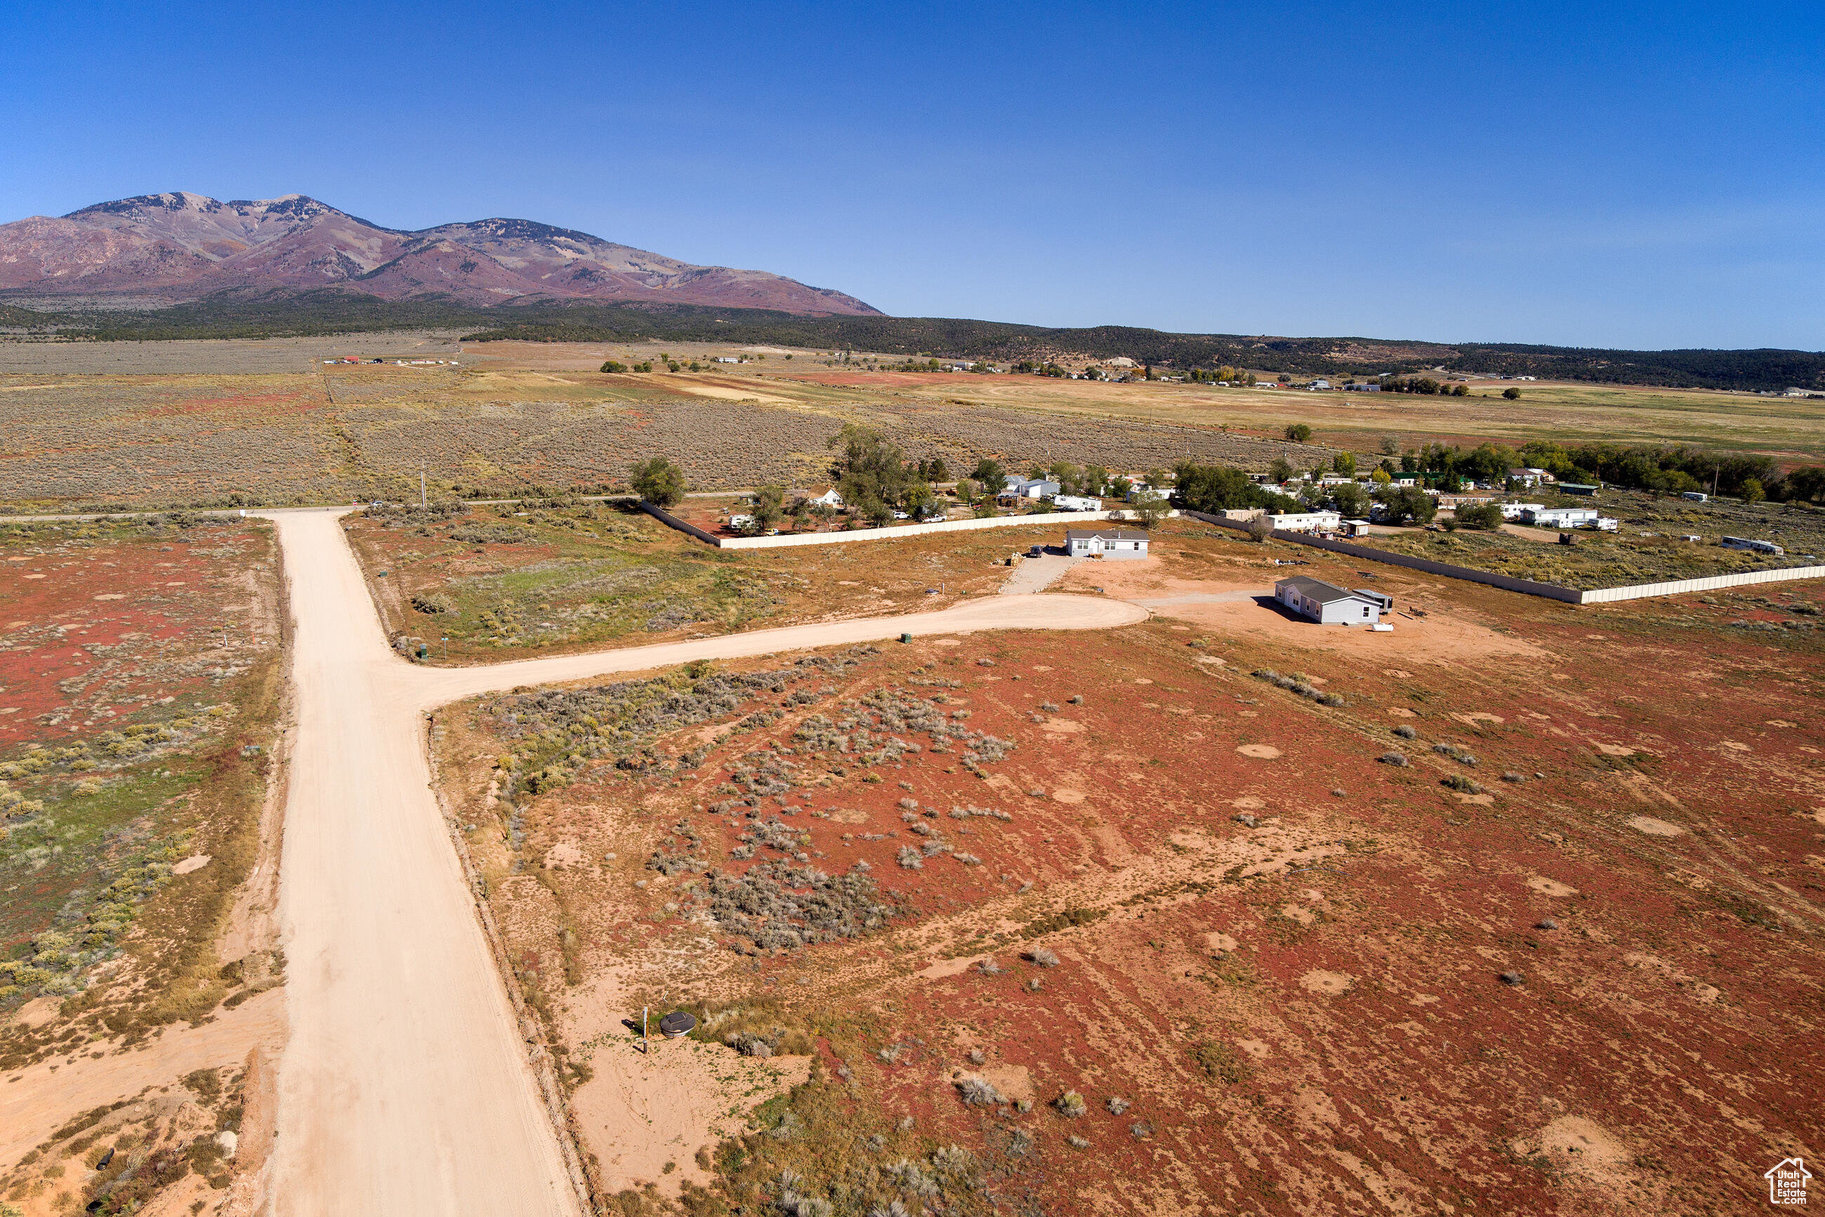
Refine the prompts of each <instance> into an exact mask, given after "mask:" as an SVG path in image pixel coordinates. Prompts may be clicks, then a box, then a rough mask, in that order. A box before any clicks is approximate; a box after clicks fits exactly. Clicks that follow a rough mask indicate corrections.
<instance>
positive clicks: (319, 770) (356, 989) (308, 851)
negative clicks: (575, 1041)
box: [268, 511, 1146, 1217]
mask: <svg viewBox="0 0 1825 1217" xmlns="http://www.w3.org/2000/svg"><path fill="white" fill-rule="evenodd" d="M340 514H341V513H340V512H339V511H295V512H290V511H288V512H273V513H271V514H270V518H271V519H272V520H273V521H274V522H275V524H276V526H277V529H278V533H279V539H280V542H281V544H282V546H283V550H284V561H285V571H286V578H287V581H288V583H289V586H290V594H291V605H292V611H293V613H294V615H295V617H296V620H297V631H296V646H295V651H294V654H293V660H292V663H293V672H292V675H293V681H294V688H295V697H296V715H297V724H296V732H297V737H296V740H295V742H294V745H293V748H292V770H291V783H290V790H289V795H288V800H287V805H286V817H285V837H284V853H283V857H284V861H283V869H282V872H281V883H280V917H281V924H282V927H283V933H284V945H285V950H286V955H287V959H288V973H289V975H288V981H287V986H286V992H287V995H288V1011H289V1014H290V1021H291V1039H290V1042H289V1043H288V1044H287V1046H286V1049H285V1051H284V1054H283V1056H282V1058H281V1061H280V1066H279V1110H278V1129H279V1136H278V1148H277V1151H276V1154H275V1157H274V1159H273V1163H272V1171H273V1173H272V1176H271V1180H270V1183H269V1190H268V1194H269V1196H270V1197H271V1200H272V1208H273V1210H274V1211H275V1212H277V1213H280V1214H311V1215H313V1217H315V1215H317V1214H323V1213H364V1214H366V1213H371V1214H381V1213H384V1214H387V1215H388V1217H411V1215H413V1214H421V1213H422V1214H447V1213H486V1214H489V1215H490V1217H505V1215H510V1214H556V1213H562V1214H576V1213H578V1212H579V1211H580V1208H579V1201H578V1197H577V1193H576V1191H575V1189H574V1188H573V1186H572V1184H571V1176H570V1172H569V1170H568V1169H567V1166H566V1158H565V1153H564V1150H563V1148H562V1146H561V1144H560V1141H559V1138H558V1136H557V1134H556V1132H555V1131H554V1128H553V1125H552V1121H551V1118H550V1116H549V1115H548V1114H547V1110H546V1107H545V1105H544V1102H543V1100H542V1098H541V1095H540V1091H539V1086H538V1084H537V1081H536V1078H535V1074H534V1072H533V1070H532V1067H531V1065H530V1064H529V1062H528V1057H527V1053H526V1048H525V1044H524V1043H523V1042H522V1036H521V1033H520V1030H519V1027H518V1023H517V1021H516V1019H515V1016H514V1011H513V1007H512V1004H511V1002H510V1000H509V997H508V994H507V991H506V989H505V987H504V984H503V982H502V980H501V977H500V976H499V974H498V973H497V971H496V969H495V964H494V960H493V958H492V956H491V954H490V952H489V948H488V944H487V940H486V938H485V936H484V934H483V933H482V930H481V928H480V925H479V923H478V922H477V920H476V913H475V909H474V904H473V900H472V898H471V895H470V892H469V890H468V887H467V884H466V882H465V880H464V877H463V873H462V870H461V868H460V866H459V864H458V861H457V858H456V855H455V852H454V850H453V849H452V847H451V843H450V841H449V838H448V836H447V834H446V830H445V826H444V824H443V820H442V817H441V815H440V813H439V810H438V807H437V803H436V801H435V799H434V797H433V795H432V791H431V788H430V773H429V770H428V765H427V761H426V751H425V736H424V731H425V727H424V719H423V715H424V714H425V713H426V712H428V711H430V710H433V709H435V708H436V707H437V706H440V705H443V704H445V703H447V702H450V701H453V700H456V699H459V698H463V697H469V696H473V695H475V694H479V693H484V692H487V691H490V690H493V689H500V688H510V687H512V686H515V685H521V684H542V683H548V682H552V681H563V680H578V679H584V678H588V677H593V676H598V675H602V674H605V673H609V672H622V671H637V670H641V669H646V668H656V667H663V666H669V665H672V664H678V663H684V662H688V661H690V660H693V659H699V658H708V659H726V658H734V657H739V656H750V655H762V654H768V653H771V652H775V651H789V650H798V649H803V648H810V647H822V646H833V645H841V644H845V643H854V642H864V641H875V640H880V639H886V638H893V637H897V636H898V635H900V634H902V633H911V634H949V633H961V632H968V631H971V630H979V629H1010V628H1018V629H1095V628H1107V627H1111V626H1117V625H1125V624H1130V623H1132V622H1135V621H1139V620H1142V619H1144V618H1145V617H1146V610H1144V609H1142V608H1139V607H1136V606H1134V605H1131V604H1125V603H1122V602H1120V601H1113V600H1102V599H1093V598H1090V597H1083V596H994V597H984V598H982V599H979V600H973V601H968V602H966V603H963V604H960V605H957V606H955V607H953V608H949V609H946V610H943V611H941V612H934V613H914V614H906V615H901V616H894V617H882V618H874V619H869V620H861V621H847V622H838V623H834V624H819V625H808V626H797V627H788V628H784V629H775V630H761V631H755V632H753V633H748V634H739V635H729V636H723V637H716V638H704V639H695V640H689V641H685V642H676V643H666V644H662V645H657V646H647V647H632V648H626V649H622V650H617V651H610V652H605V653H599V654H591V655H569V656H561V657H555V658H550V659H535V660H526V661H522V662H517V663H507V664H497V665H491V666H488V667H475V668H448V669H435V668H422V667H415V666H413V665H411V664H408V663H406V662H405V661H403V660H401V659H400V658H398V657H397V656H395V655H394V654H393V653H392V651H391V650H390V649H389V648H388V647H387V645H386V641H385V639H384V637H383V636H382V632H381V626H380V621H379V618H378V617H377V615H376V612H375V609H374V605H373V602H372V600H371V598H370V597H369V594H368V590H367V587H366V585H365V584H364V582H363V580H362V576H361V572H360V570H359V568H358V566H357V564H356V562H355V558H354V555H353V554H352V553H351V552H350V550H349V548H348V545H347V543H346V541H345V539H344V536H343V532H342V527H341V524H340V520H339V516H340Z"/></svg>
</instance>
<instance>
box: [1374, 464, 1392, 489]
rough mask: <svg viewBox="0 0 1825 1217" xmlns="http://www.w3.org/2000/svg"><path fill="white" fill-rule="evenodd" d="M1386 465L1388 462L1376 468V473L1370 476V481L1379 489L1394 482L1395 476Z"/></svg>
mask: <svg viewBox="0 0 1825 1217" xmlns="http://www.w3.org/2000/svg"><path fill="white" fill-rule="evenodd" d="M1386 465H1387V462H1386V461H1383V462H1382V463H1381V464H1380V465H1377V466H1376V467H1375V472H1373V473H1371V474H1370V475H1369V480H1370V481H1371V482H1374V483H1375V485H1376V486H1378V487H1381V486H1386V485H1388V484H1389V483H1390V482H1392V481H1393V480H1394V475H1393V474H1391V473H1389V472H1388V471H1387V469H1386V468H1385V466H1386Z"/></svg>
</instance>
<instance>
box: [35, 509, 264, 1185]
mask: <svg viewBox="0 0 1825 1217" xmlns="http://www.w3.org/2000/svg"><path fill="white" fill-rule="evenodd" d="M0 562H3V563H4V571H5V573H4V575H0V1074H4V1076H5V1082H6V1085H5V1088H4V1092H3V1093H0V1198H4V1199H5V1200H6V1201H7V1202H9V1203H23V1204H24V1205H25V1207H26V1211H27V1212H28V1213H33V1214H36V1213H39V1212H52V1211H55V1212H64V1211H68V1208H69V1206H71V1205H74V1206H75V1207H81V1206H82V1205H83V1204H86V1203H88V1202H90V1201H96V1202H97V1203H106V1204H112V1205H116V1206H117V1208H116V1210H115V1211H128V1210H129V1209H130V1208H131V1207H132V1206H134V1205H137V1204H140V1203H144V1202H145V1201H147V1200H149V1199H150V1198H151V1197H152V1196H153V1195H154V1194H156V1193H164V1194H166V1195H167V1197H168V1198H169V1197H174V1196H176V1195H178V1194H180V1193H181V1194H183V1195H184V1197H185V1200H184V1202H185V1203H188V1201H189V1199H191V1198H194V1196H195V1195H196V1194H210V1192H211V1190H212V1188H220V1187H226V1186H228V1185H229V1183H230V1180H231V1177H232V1176H233V1175H234V1174H235V1173H236V1171H237V1170H239V1169H241V1168H244V1167H245V1166H246V1165H247V1164H248V1163H249V1162H250V1161H253V1162H255V1165H257V1158H258V1157H259V1150H258V1147H257V1145H256V1144H253V1143H250V1144H249V1146H248V1149H247V1152H246V1153H245V1154H243V1155H242V1156H241V1158H240V1159H239V1160H238V1161H237V1160H235V1156H234V1154H233V1153H232V1152H224V1150H223V1148H222V1146H221V1145H219V1144H218V1143H217V1141H216V1135H217V1133H218V1132H222V1131H224V1130H226V1131H229V1132H234V1133H237V1135H238V1133H239V1131H240V1129H241V1127H242V1119H243V1115H244V1114H245V1112H246V1109H247V1107H248V1104H250V1103H256V1102H257V1100H256V1099H254V1098H249V1097H248V1092H249V1090H250V1088H252V1089H256V1090H257V1089H258V1085H259V1071H260V1069H261V1068H262V1065H261V1063H260V1058H259V1056H258V1052H259V1051H266V1050H270V1048H271V1047H272V1046H273V1044H274V1042H275V1041H276V1037H277V1030H276V1028H277V1026H278V1025H279V1024H280V1023H282V1015H281V1006H282V998H281V995H280V994H278V993H272V994H270V995H267V990H270V989H272V988H274V987H275V986H276V985H278V984H279V982H280V979H281V975H282V968H283V961H282V957H281V955H280V954H279V952H278V951H277V950H276V946H277V944H276V941H275V937H276V935H275V933H274V931H273V930H272V927H271V925H270V923H269V922H268V921H266V919H265V916H264V913H263V912H262V907H263V904H262V899H261V895H260V893H261V890H262V889H261V887H260V885H251V886H250V885H249V884H248V880H249V877H250V875H252V874H253V873H254V871H255V869H256V867H257V866H259V865H260V864H261V862H262V860H264V863H265V865H266V869H267V871H268V876H267V879H268V882H267V885H266V889H265V890H266V891H267V894H268V895H269V894H270V890H269V889H270V881H271V874H270V871H271V863H272V858H271V856H270V854H269V853H266V852H265V851H266V849H267V848H268V847H269V846H270V844H271V842H270V841H269V840H268V839H267V836H266V834H267V833H268V832H269V830H270V825H263V820H264V819H265V817H266V813H267V812H268V811H269V795H270V793H271V788H272V782H273V779H274V777H275V772H274V765H275V761H274V758H273V755H272V753H273V747H274V744H275V737H276V734H277V719H278V713H279V706H280V701H281V696H282V690H281V688H280V671H279V655H280V638H281V631H282V628H283V621H282V614H281V609H280V596H279V589H278V580H277V567H276V553H275V548H274V546H273V544H272V538H271V536H270V533H269V531H268V530H267V529H266V528H265V527H264V526H262V525H256V524H249V523H246V522H235V523H226V522H217V521H191V520H183V519H173V518H165V519H158V520H154V521H151V522H146V523H103V524H80V525H37V526H29V527H6V528H0ZM205 1027H208V1029H207V1030H204V1028H205ZM250 1053H253V1054H255V1055H254V1059H252V1060H251V1061H250V1059H249V1057H250ZM250 1071H251V1074H250ZM53 1074H54V1075H55V1076H52V1075H53ZM154 1090H156V1093H152V1092H153V1091H154ZM256 1122H257V1121H256ZM110 1149H113V1150H115V1151H117V1152H116V1153H115V1156H114V1158H113V1159H112V1160H110V1162H109V1163H108V1164H107V1167H106V1169H102V1168H99V1167H97V1165H96V1164H97V1162H98V1161H99V1159H100V1158H101V1157H102V1156H103V1155H104V1154H105V1153H107V1152H108V1151H109V1150H110ZM73 1157H79V1158H81V1160H82V1161H81V1162H80V1163H78V1162H75V1161H68V1159H70V1158H73ZM72 1197H74V1199H71V1198H72ZM167 1202H168V1201H167Z"/></svg>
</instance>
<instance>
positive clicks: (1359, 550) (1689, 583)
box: [1182, 511, 1825, 604]
mask: <svg viewBox="0 0 1825 1217" xmlns="http://www.w3.org/2000/svg"><path fill="white" fill-rule="evenodd" d="M1182 514H1184V515H1186V516H1189V517H1190V518H1192V519H1194V520H1202V521H1204V522H1205V523H1206V524H1215V525H1217V526H1219V527H1221V528H1233V529H1235V530H1236V531H1238V532H1241V531H1243V530H1244V529H1246V528H1247V525H1246V524H1243V523H1240V522H1238V521H1236V520H1226V519H1224V518H1223V517H1221V516H1213V515H1209V514H1207V513H1205V512H1202V511H1187V512H1184V513H1182ZM1269 535H1270V536H1272V537H1273V538H1274V539H1275V540H1276V541H1291V542H1292V543H1293V544H1295V545H1309V546H1311V547H1312V548H1313V549H1324V550H1329V551H1330V552H1332V553H1338V554H1348V555H1349V556H1350V557H1352V558H1362V559H1364V560H1366V561H1369V562H1384V563H1386V564H1388V565H1389V566H1404V567H1406V568H1408V569H1409V570H1418V571H1425V572H1426V573H1427V574H1431V575H1442V576H1444V577H1445V578H1447V579H1462V580H1464V581H1465V582H1467V583H1484V584H1488V585H1489V586H1490V587H1499V588H1502V589H1504V590H1506V591H1511V592H1520V593H1521V594H1523V595H1526V596H1540V597H1543V598H1544V599H1547V600H1558V601H1561V602H1562V603H1565V604H1609V603H1613V602H1615V601H1617V600H1641V599H1644V598H1646V597H1649V596H1677V595H1680V594H1682V593H1685V592H1704V591H1711V590H1713V589H1716V588H1723V587H1742V586H1744V585H1747V584H1755V583H1783V582H1786V581H1788V580H1790V579H1820V578H1825V566H1785V567H1777V568H1775V569H1773V570H1752V571H1739V572H1737V573H1736V574H1731V575H1705V576H1702V577H1700V578H1697V579H1674V580H1671V581H1668V582H1665V583H1633V584H1628V585H1625V586H1622V587H1599V588H1587V589H1583V590H1580V589H1578V588H1571V587H1561V586H1560V585H1559V584H1557V583H1540V582H1537V581H1535V580H1533V579H1517V578H1515V577H1514V576H1512V575H1500V574H1497V573H1495V572H1494V571H1487V570H1476V569H1475V568H1473V567H1469V566H1454V565H1453V564H1451V563H1449V562H1434V561H1433V560H1432V559H1430V558H1414V557H1409V556H1408V555H1406V554H1397V553H1393V552H1392V551H1390V550H1385V549H1371V548H1370V547H1369V546H1366V545H1351V544H1350V543H1349V542H1348V541H1333V540H1331V539H1329V538H1328V537H1315V536H1312V535H1310V534H1308V533H1299V532H1287V531H1286V530H1284V529H1279V528H1276V529H1275V530H1274V531H1273V532H1272V533H1271V534H1269Z"/></svg>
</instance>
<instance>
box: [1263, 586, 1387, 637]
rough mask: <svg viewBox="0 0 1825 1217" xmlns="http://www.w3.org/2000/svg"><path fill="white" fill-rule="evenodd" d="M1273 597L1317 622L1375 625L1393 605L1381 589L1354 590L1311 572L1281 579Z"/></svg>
mask: <svg viewBox="0 0 1825 1217" xmlns="http://www.w3.org/2000/svg"><path fill="white" fill-rule="evenodd" d="M1274 599H1275V600H1278V601H1279V602H1280V603H1281V604H1284V605H1285V606H1286V607H1287V608H1289V609H1291V610H1292V611H1293V612H1295V613H1298V614H1299V615H1300V616H1302V617H1308V618H1310V619H1311V620H1313V621H1316V622H1317V623H1318V624H1320V625H1376V624H1379V623H1380V621H1381V615H1382V614H1383V613H1386V612H1389V611H1391V610H1392V609H1393V608H1394V598H1393V597H1392V596H1389V595H1387V594H1386V593H1384V592H1370V591H1353V590H1351V589H1349V588H1344V587H1338V586H1337V585H1336V584H1333V583H1326V582H1325V581H1324V580H1323V579H1314V578H1312V577H1311V576H1310V575H1294V576H1293V577H1292V578H1290V579H1282V580H1280V582H1278V583H1276V584H1274Z"/></svg>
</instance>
